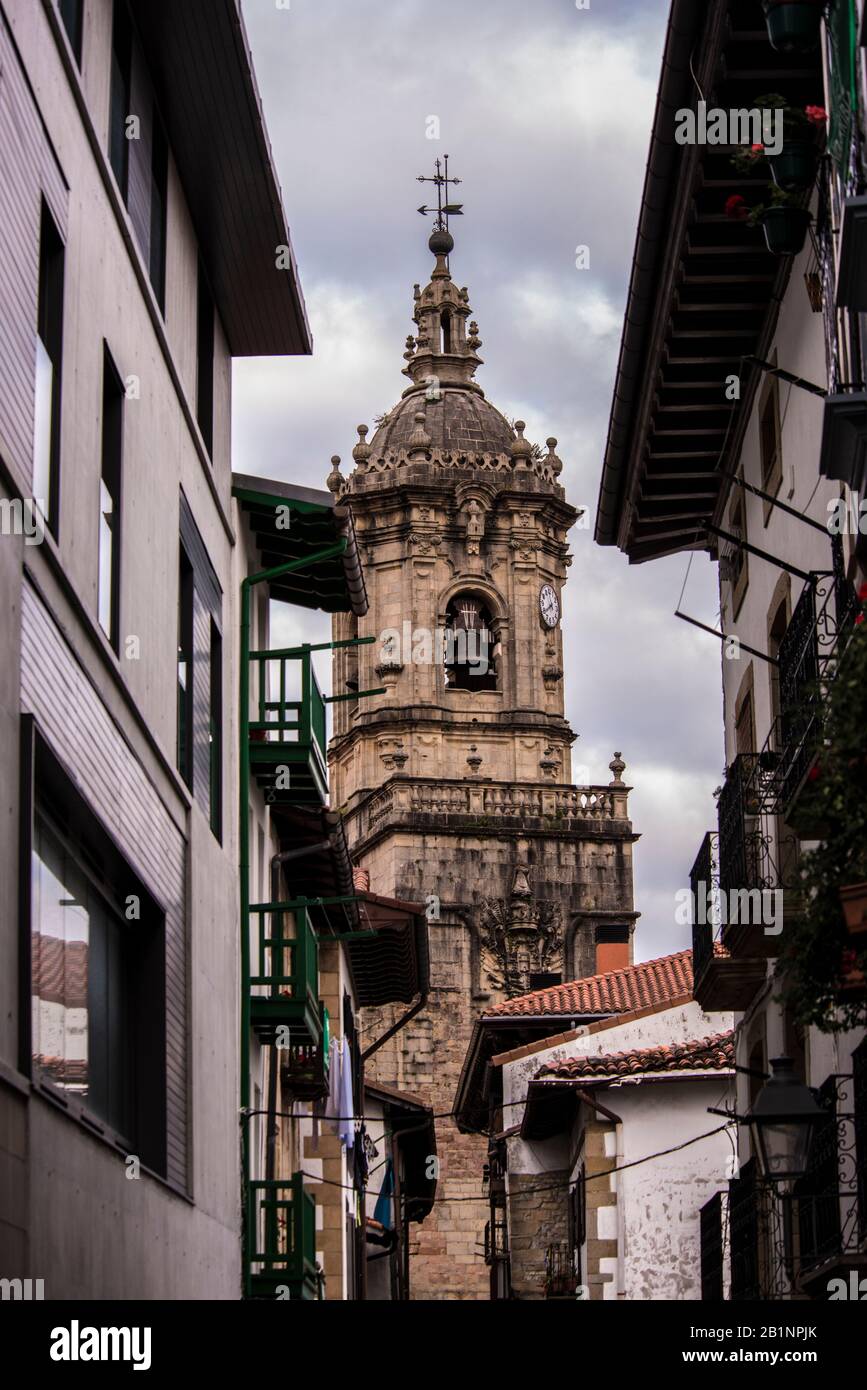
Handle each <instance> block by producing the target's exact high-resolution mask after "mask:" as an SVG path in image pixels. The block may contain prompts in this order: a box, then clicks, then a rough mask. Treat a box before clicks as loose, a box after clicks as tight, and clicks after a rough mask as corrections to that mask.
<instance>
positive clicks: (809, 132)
mask: <svg viewBox="0 0 867 1390" xmlns="http://www.w3.org/2000/svg"><path fill="white" fill-rule="evenodd" d="M753 105H754V106H755V107H757V108H758V109H759V110H760V111H774V112H776V111H780V112H781V113H782V121H783V147H782V149H781V150H780V151H779V153H778V154H768V153H767V151H766V150H764V149H762V154H763V155H764V157H765V159H766V160H767V162H768V165H769V166H770V170H771V177H772V178H773V180H774V183H775V184H777V186H778V187H779V188H784V189H786V191H787V192H793V191H796V190H799V189H804V188H812V186H813V184H814V183H815V180H816V168H817V166H818V163H819V155H820V154H821V151H822V148H823V146H824V143H825V129H826V126H827V123H828V113H827V111H826V110H825V108H824V107H823V106H805V107H803V108H802V107H800V106H790V105H789V103H788V102H787V101H786V98H785V97H784V96H781V95H780V93H779V92H768V93H766V94H765V95H764V96H760V97H756V100H755V102H754V103H753Z"/></svg>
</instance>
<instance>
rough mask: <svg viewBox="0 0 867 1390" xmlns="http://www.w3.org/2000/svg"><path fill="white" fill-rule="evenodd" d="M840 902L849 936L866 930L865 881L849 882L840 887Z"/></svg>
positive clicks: (866, 896) (866, 894)
mask: <svg viewBox="0 0 867 1390" xmlns="http://www.w3.org/2000/svg"><path fill="white" fill-rule="evenodd" d="M840 902H841V904H842V907H843V916H844V917H845V919H846V930H847V932H848V933H849V935H850V936H860V935H861V934H862V933H863V932H867V883H850V884H849V885H848V886H847V887H846V888H841V889H840Z"/></svg>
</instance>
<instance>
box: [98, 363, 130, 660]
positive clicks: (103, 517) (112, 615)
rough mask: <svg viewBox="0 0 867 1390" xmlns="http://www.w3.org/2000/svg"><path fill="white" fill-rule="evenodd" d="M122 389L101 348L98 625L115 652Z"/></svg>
mask: <svg viewBox="0 0 867 1390" xmlns="http://www.w3.org/2000/svg"><path fill="white" fill-rule="evenodd" d="M123 402H124V388H123V382H122V381H121V379H120V375H119V373H118V371H117V368H116V367H115V365H114V363H113V361H112V360H111V354H110V353H109V351H108V348H104V350H103V366H102V473H101V476H100V480H99V585H98V605H99V624H100V627H101V628H102V630H103V632H104V633H105V635H106V637H107V638H108V640H109V641H110V642H111V645H112V646H113V647H114V649H115V651H116V650H117V648H118V643H119V640H120V628H119V611H120V545H121V533H120V518H121V512H120V496H121V494H120V489H121V458H122V451H123Z"/></svg>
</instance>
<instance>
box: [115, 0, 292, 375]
mask: <svg viewBox="0 0 867 1390" xmlns="http://www.w3.org/2000/svg"><path fill="white" fill-rule="evenodd" d="M131 9H132V15H133V19H134V20H135V25H136V28H137V30H138V32H139V35H140V37H141V42H142V46H143V48H144V51H145V55H146V58H147V63H148V68H149V71H150V75H151V78H152V80H153V83H154V86H155V89H156V94H157V104H158V106H159V111H160V115H161V117H162V119H163V122H164V124H165V127H166V134H167V135H168V139H169V144H170V145H171V149H172V154H173V155H174V158H175V162H176V164H177V166H178V171H179V173H180V177H181V183H182V185H183V189H184V195H185V197H186V200H187V203H188V204H189V208H190V212H191V214H192V218H193V223H194V225H195V230H196V237H197V239H198V242H199V246H200V248H201V253H202V259H203V260H204V262H205V265H206V267H207V270H208V276H209V279H210V282H211V287H212V289H213V293H214V298H215V301H216V305H217V309H218V310H219V314H220V320H221V322H222V324H223V327H224V329H225V331H226V336H227V338H228V340H229V351H230V352H231V354H232V356H233V357H251V356H256V357H265V356H281V355H284V354H290V353H309V352H311V351H312V350H313V340H312V337H311V334H310V325H309V324H308V322H307V314H306V311H305V308H304V299H303V297H302V294H301V288H300V285H299V280H298V270H297V267H296V265H295V258H294V255H293V253H292V243H291V240H290V236H289V227H288V225H287V221H286V213H285V210H284V208H283V199H282V195H281V192H280V186H279V183H278V181H277V175H276V172H275V170H274V162H273V158H272V155H271V147H270V144H269V141H268V135H267V132H266V130H265V122H264V117H263V115H262V103H261V100H260V97H259V92H258V89H257V87H256V78H255V75H254V73H253V64H252V60H251V58H250V47H249V44H248V41H247V35H246V32H245V29H244V21H243V19H242V17H241V8H240V3H239V0H182V3H178V0H131ZM284 32H285V33H287V34H290V33H291V26H287V27H286V28H285V30H284ZM290 41H291V40H290ZM279 248H283V251H282V255H283V257H284V259H285V262H286V266H285V268H278V263H277V256H278V250H279Z"/></svg>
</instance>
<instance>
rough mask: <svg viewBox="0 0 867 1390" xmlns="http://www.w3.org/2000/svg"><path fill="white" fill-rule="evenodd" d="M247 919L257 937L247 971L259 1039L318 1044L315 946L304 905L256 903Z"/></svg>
mask: <svg viewBox="0 0 867 1390" xmlns="http://www.w3.org/2000/svg"><path fill="white" fill-rule="evenodd" d="M250 918H251V919H256V921H257V930H256V938H257V942H258V952H257V956H256V957H254V961H255V964H254V966H253V969H252V971H251V974H250V996H251V997H250V1022H251V1024H252V1026H253V1029H254V1030H255V1032H256V1033H257V1034H258V1035H259V1037H260V1039H261V1040H262V1041H263V1042H279V1041H281V1040H283V1041H285V1042H286V1043H287V1044H288V1043H293V1044H294V1043H311V1044H313V1045H314V1046H315V1045H318V1044H319V1043H321V1041H322V1036H323V1028H324V1018H323V1010H322V1005H321V1003H320V1000H319V946H318V944H317V940H316V935H315V933H314V931H313V929H312V927H311V925H310V918H309V916H308V914H307V911H306V909H305V908H303V907H295V908H289V907H288V906H287V904H285V903H254V904H253V905H252V906H251V907H250ZM279 1030H288V1031H284V1032H283V1033H282V1034H281V1033H280V1031H279Z"/></svg>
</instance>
